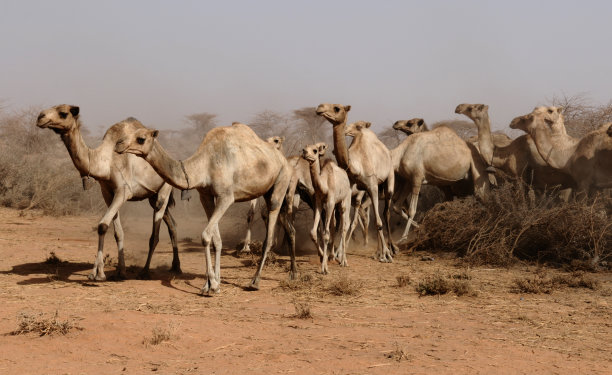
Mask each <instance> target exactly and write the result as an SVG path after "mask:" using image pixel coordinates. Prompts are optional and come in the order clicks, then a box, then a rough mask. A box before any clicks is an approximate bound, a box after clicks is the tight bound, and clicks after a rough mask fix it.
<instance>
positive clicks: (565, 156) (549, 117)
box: [510, 106, 612, 194]
mask: <svg viewBox="0 0 612 375" xmlns="http://www.w3.org/2000/svg"><path fill="white" fill-rule="evenodd" d="M562 118H563V115H562V114H561V110H560V109H559V108H558V107H553V106H551V107H536V108H535V109H534V110H533V111H532V112H531V113H529V114H527V115H524V116H519V117H517V118H515V119H514V120H512V123H511V124H510V127H511V128H512V129H521V130H523V131H525V132H527V133H528V134H529V135H530V136H531V137H532V138H533V140H534V142H535V144H536V147H537V149H538V152H539V153H540V156H541V157H542V158H543V159H544V160H545V161H546V163H547V164H549V165H550V166H551V167H552V168H555V169H558V170H560V171H563V172H565V173H567V174H569V175H570V176H571V177H572V178H573V180H574V182H575V183H576V185H577V191H578V192H584V193H587V194H591V193H593V192H594V191H595V190H596V189H603V188H610V187H612V137H611V136H610V134H611V133H612V130H611V129H612V123H606V124H603V125H602V126H601V127H600V128H599V129H597V130H594V131H592V132H590V133H588V134H587V135H585V136H584V137H582V138H581V139H579V140H578V141H577V142H565V143H564V142H560V141H559V140H558V139H555V136H554V135H553V132H552V130H551V127H552V126H553V125H554V124H556V123H557V122H558V121H559V119H561V120H562Z"/></svg>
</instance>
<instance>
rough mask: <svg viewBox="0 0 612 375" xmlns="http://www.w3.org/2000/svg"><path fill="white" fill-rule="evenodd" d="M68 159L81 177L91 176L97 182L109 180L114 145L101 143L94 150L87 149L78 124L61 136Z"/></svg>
mask: <svg viewBox="0 0 612 375" xmlns="http://www.w3.org/2000/svg"><path fill="white" fill-rule="evenodd" d="M61 138H62V141H63V142H64V144H65V145H66V149H67V150H68V153H69V154H70V158H71V159H72V162H73V164H74V166H75V167H76V169H77V170H78V171H79V173H80V174H81V176H91V177H93V178H95V179H98V180H108V179H110V164H111V158H112V154H113V147H114V145H113V144H111V143H110V142H105V141H103V142H102V144H101V145H100V146H98V147H97V148H95V149H91V148H89V146H87V144H86V143H85V140H84V139H83V135H82V134H81V127H80V124H76V125H75V126H74V127H73V129H72V130H70V131H69V132H67V133H65V134H62V135H61Z"/></svg>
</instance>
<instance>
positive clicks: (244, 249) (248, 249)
mask: <svg viewBox="0 0 612 375" xmlns="http://www.w3.org/2000/svg"><path fill="white" fill-rule="evenodd" d="M250 253H251V247H250V246H249V244H248V243H247V244H245V245H244V246H243V247H242V249H240V250H238V254H240V255H244V254H250Z"/></svg>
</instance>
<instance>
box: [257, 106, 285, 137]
mask: <svg viewBox="0 0 612 375" xmlns="http://www.w3.org/2000/svg"><path fill="white" fill-rule="evenodd" d="M249 126H250V127H251V129H253V130H254V131H255V133H257V135H259V136H260V137H261V138H262V139H266V138H268V137H272V136H286V134H287V131H288V128H289V124H288V119H287V116H285V115H282V114H280V113H278V112H274V111H270V110H265V111H262V112H259V113H257V114H255V116H254V117H253V119H252V120H251V122H249Z"/></svg>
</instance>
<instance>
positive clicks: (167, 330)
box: [142, 323, 177, 347]
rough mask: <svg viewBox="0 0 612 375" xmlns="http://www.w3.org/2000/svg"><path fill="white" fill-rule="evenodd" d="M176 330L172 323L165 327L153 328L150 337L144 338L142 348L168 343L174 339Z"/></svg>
mask: <svg viewBox="0 0 612 375" xmlns="http://www.w3.org/2000/svg"><path fill="white" fill-rule="evenodd" d="M176 329H177V327H176V326H175V325H174V324H172V323H170V324H169V325H168V326H167V327H154V328H153V330H152V332H151V337H145V338H144V339H143V340H142V343H143V345H144V346H146V347H148V346H151V345H159V344H161V343H162V342H165V341H170V340H172V339H174V338H175V337H176Z"/></svg>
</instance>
